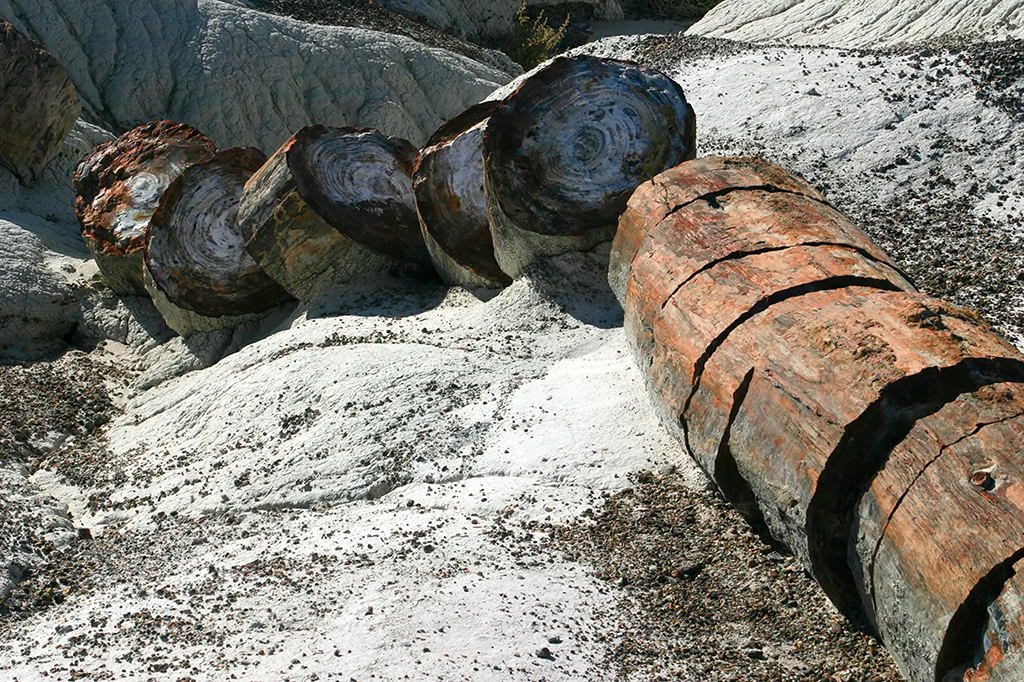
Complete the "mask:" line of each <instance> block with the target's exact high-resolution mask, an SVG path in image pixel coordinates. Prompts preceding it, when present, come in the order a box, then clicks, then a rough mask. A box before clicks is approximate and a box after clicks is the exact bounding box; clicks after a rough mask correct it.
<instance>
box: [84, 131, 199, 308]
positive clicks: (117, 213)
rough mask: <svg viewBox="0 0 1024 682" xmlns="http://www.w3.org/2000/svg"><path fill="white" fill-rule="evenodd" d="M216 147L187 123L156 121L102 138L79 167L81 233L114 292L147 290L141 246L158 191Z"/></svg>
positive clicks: (160, 191)
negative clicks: (120, 133) (145, 287)
mask: <svg viewBox="0 0 1024 682" xmlns="http://www.w3.org/2000/svg"><path fill="white" fill-rule="evenodd" d="M215 152H216V149H215V148H214V146H213V142H211V141H210V140H209V139H208V138H207V137H206V136H205V135H203V134H202V133H201V132H199V131H198V130H196V129H195V128H193V127H192V126H189V125H186V124H184V123H174V122H173V121H155V122H153V123H147V124H146V125H143V126H139V127H138V128H134V129H132V130H129V131H128V132H127V133H125V134H124V135H121V136H120V137H119V138H117V139H116V140H113V141H111V142H107V143H105V144H101V145H100V146H98V147H96V149H94V150H93V152H92V153H91V154H89V155H88V156H87V157H85V158H84V159H83V160H82V162H81V163H79V164H78V168H77V169H76V171H75V176H74V184H75V192H76V194H77V196H76V198H75V213H76V214H77V216H78V222H79V224H80V226H81V228H82V237H83V238H84V239H85V243H86V245H87V246H88V247H89V250H90V251H91V252H92V254H93V256H94V257H95V259H96V265H97V266H98V267H99V269H100V272H101V273H102V274H103V278H104V281H106V283H107V285H108V286H109V287H110V288H111V290H113V291H114V293H116V294H119V295H124V296H131V295H145V293H146V292H145V289H144V287H143V284H142V250H143V247H144V246H145V244H146V234H147V231H148V230H149V222H150V219H151V218H152V216H153V212H154V211H155V210H156V207H157V204H159V202H160V197H161V196H163V193H164V191H165V190H166V189H167V187H168V186H169V185H170V184H171V182H173V181H174V179H175V178H177V177H178V176H179V175H181V174H182V173H183V172H184V171H185V169H186V168H188V167H190V166H192V165H194V164H197V163H203V162H205V161H209V160H210V158H212V157H213V155H214V153H215Z"/></svg>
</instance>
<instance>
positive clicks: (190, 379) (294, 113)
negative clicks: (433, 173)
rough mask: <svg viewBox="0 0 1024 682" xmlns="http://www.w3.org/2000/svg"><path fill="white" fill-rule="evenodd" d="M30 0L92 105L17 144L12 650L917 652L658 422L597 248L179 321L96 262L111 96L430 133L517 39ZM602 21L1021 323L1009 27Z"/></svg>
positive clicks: (742, 149) (462, 662) (7, 294)
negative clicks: (90, 226) (37, 175)
mask: <svg viewBox="0 0 1024 682" xmlns="http://www.w3.org/2000/svg"><path fill="white" fill-rule="evenodd" d="M747 4H750V3H747ZM789 4H794V3H789ZM801 4H808V5H809V4H810V0H808V2H807V3H801ZM821 4H824V3H821ZM1003 4H1006V3H1003ZM171 5H173V7H171ZM37 6H38V3H33V4H29V3H13V2H10V1H3V0H0V18H3V19H6V20H10V21H12V22H13V23H15V25H16V26H19V27H21V28H22V29H23V30H25V31H26V32H28V33H29V34H30V35H33V36H34V37H36V38H37V39H39V40H41V41H42V42H43V43H44V44H46V45H47V47H48V48H49V49H50V50H51V51H52V52H53V53H54V54H55V55H56V56H57V57H58V59H60V60H61V61H62V62H63V63H64V64H65V66H66V68H67V69H68V70H69V73H70V74H71V75H72V80H73V81H74V82H75V84H76V87H77V88H78V90H79V94H80V97H81V99H82V101H83V107H84V111H85V112H86V119H85V120H83V121H82V122H80V123H79V124H78V125H77V126H76V128H75V130H74V131H73V133H72V136H71V137H70V138H69V141H68V142H67V144H66V151H65V153H63V154H62V156H60V157H59V158H58V159H56V160H55V161H53V162H51V164H50V165H49V166H48V167H47V169H46V170H45V171H44V177H43V178H42V179H41V180H40V182H39V183H37V184H36V185H34V186H32V187H23V186H21V185H20V184H19V183H18V182H17V180H16V179H15V178H14V177H13V176H11V175H10V174H8V173H7V171H5V170H0V231H2V234H3V238H2V239H0V262H2V267H0V276H2V277H3V284H2V286H0V317H2V320H3V322H2V324H3V329H2V331H0V342H2V343H3V344H5V352H6V353H7V354H8V357H9V358H10V361H9V364H5V365H3V366H2V367H0V381H2V382H3V390H2V391H0V448H2V451H0V453H2V456H0V463H2V469H0V470H2V476H0V481H2V483H0V485H2V486H3V492H2V493H0V510H2V511H0V514H2V517H0V523H2V525H0V529H2V530H0V538H2V541H3V544H2V545H0V551H2V553H3V564H4V567H5V568H6V569H7V570H6V571H5V572H4V574H3V575H4V576H5V577H6V579H7V582H6V583H5V584H4V586H3V588H2V589H3V591H4V592H5V593H9V594H7V596H6V597H5V598H4V599H3V602H2V609H0V613H2V615H0V623H2V625H0V677H3V678H4V679H18V680H42V679H49V680H54V679H57V680H70V679H122V678H124V679H157V680H180V679H193V680H223V679H245V680H283V679H291V680H313V679H320V680H324V679H339V680H349V679H356V680H361V681H362V680H367V679H384V680H392V679H405V678H406V677H407V678H408V679H442V680H450V679H473V680H487V679H495V680H497V679H502V680H504V679H518V680H540V679H548V680H555V679H558V680H579V679H589V680H606V679H607V680H611V679H636V680H653V679H684V680H757V679H761V680H814V681H817V680H898V679H900V676H899V673H898V671H897V670H896V669H895V667H894V665H893V663H892V661H891V659H889V658H888V656H887V655H886V653H885V651H884V649H883V648H882V647H881V646H880V645H879V644H878V643H877V642H876V641H875V640H873V639H871V638H870V637H869V636H867V635H864V634H861V633H859V632H858V631H857V629H856V627H855V625H853V624H851V623H849V622H847V621H846V620H845V619H844V618H842V617H841V616H840V615H839V614H838V613H836V612H835V610H834V609H833V608H832V607H831V606H830V605H829V604H828V603H827V601H826V600H825V598H824V597H823V596H822V594H821V593H820V591H818V590H817V588H816V587H815V586H814V585H813V583H812V582H811V581H810V579H809V578H808V577H807V576H806V574H805V573H804V571H803V569H802V568H801V567H800V565H799V564H798V563H797V562H796V561H795V560H794V559H792V558H791V557H789V556H786V555H784V554H782V553H780V552H779V548H775V547H772V546H770V545H766V544H765V543H764V542H763V541H762V540H760V539H759V538H757V537H756V536H755V535H754V534H753V533H751V531H750V530H749V529H748V528H747V527H746V526H745V524H744V523H743V521H742V520H741V519H740V518H739V516H738V515H736V514H735V513H734V512H732V511H730V510H729V509H728V508H727V507H726V505H724V503H722V502H720V501H719V500H718V498H717V497H716V496H715V495H714V494H713V493H711V492H709V490H708V487H707V483H706V479H704V477H703V475H702V474H701V473H700V472H699V471H697V470H696V468H695V467H694V465H693V464H692V463H691V462H690V461H689V459H688V457H687V455H686V453H685V452H683V451H682V450H681V449H680V446H679V445H678V444H677V443H676V442H675V441H674V440H672V439H670V438H669V437H668V436H667V434H666V433H665V432H664V430H663V428H662V427H661V425H660V424H659V422H658V421H657V419H656V418H655V416H654V413H653V410H652V409H651V407H650V405H649V403H648V399H647V396H646V395H645V393H644V390H643V382H642V378H641V375H640V372H639V370H638V369H637V368H636V367H635V366H634V363H633V359H632V357H631V355H630V352H629V348H628V346H627V343H626V341H625V337H624V334H623V330H622V328H621V315H622V313H621V310H620V309H619V307H618V304H617V303H616V302H615V300H614V298H613V297H612V295H611V293H610V291H609V290H608V288H607V284H605V280H604V267H605V263H604V259H605V258H606V255H605V254H606V249H602V248H601V247H599V248H598V249H596V250H595V251H594V252H592V253H588V254H570V255H567V256H563V257H558V258H554V259H551V260H549V261H547V262H545V263H541V264H539V265H538V266H536V267H535V268H534V269H533V270H531V271H530V272H528V273H527V275H526V276H524V277H522V278H520V279H519V280H517V281H516V282H515V283H514V284H513V285H511V286H510V287H508V288H507V289H505V290H503V291H501V292H497V293H494V294H491V295H486V296H484V295H482V294H479V293H476V294H473V293H471V292H466V291H463V290H461V289H448V288H446V287H443V286H441V285H440V284H436V283H423V282H420V281H412V280H404V279H400V278H390V277H387V276H383V275H374V276H364V277H361V278H357V279H356V280H354V281H352V282H350V283H347V284H342V285H339V286H337V287H336V288H335V289H333V290H332V291H331V292H329V293H328V294H326V295H324V296H323V297H321V298H319V299H317V300H315V301H313V302H311V303H309V304H305V305H303V306H301V307H298V308H295V309H282V310H281V311H280V312H279V314H278V315H277V316H275V317H272V318H270V319H269V320H268V321H267V322H266V323H265V324H264V325H262V326H261V327H259V328H255V327H253V328H245V329H242V330H240V331H237V332H234V333H231V332H218V333H214V334H210V335H196V336H193V337H191V338H190V339H188V340H187V341H183V340H182V339H180V338H178V337H175V336H173V334H172V333H171V332H169V331H168V330H167V329H166V327H165V326H164V325H163V323H162V322H161V321H160V319H159V317H158V315H157V314H156V313H155V311H154V310H153V308H152V305H151V304H150V303H149V302H148V301H147V300H144V299H132V298H126V299H124V300H118V299H117V298H116V297H114V296H113V295H112V294H110V293H109V291H107V290H106V289H105V287H104V286H103V285H102V283H101V282H99V280H98V279H97V278H96V269H95V265H94V264H93V263H92V262H91V261H90V259H89V258H88V252H87V251H86V249H85V246H84V244H83V243H82V242H81V240H80V237H79V235H78V226H77V224H76V222H75V217H74V211H73V203H74V193H73V191H72V189H71V187H70V173H71V172H72V170H73V168H74V164H75V163H76V161H77V159H78V158H80V156H81V155H82V154H84V153H85V152H87V151H88V150H89V149H91V148H92V147H93V146H94V145H95V144H97V143H98V142H100V141H103V140H105V139H109V138H110V137H111V136H112V134H114V133H119V132H121V131H123V130H124V129H125V128H126V127H129V126H131V125H134V124H135V123H137V122H139V121H141V120H147V119H150V118H157V117H170V118H175V119H179V120H183V121H184V122H188V123H190V124H193V125H196V126H197V127H200V128H201V129H203V130H204V131H205V132H207V134H209V135H211V136H212V137H214V138H215V139H216V142H217V144H218V145H220V146H228V145H230V144H240V143H245V144H255V145H256V146H259V147H261V148H263V150H264V151H266V152H271V151H273V150H274V149H275V148H276V146H277V145H278V144H280V143H281V141H283V139H285V138H286V137H287V136H288V135H290V134H291V133H292V132H294V129H297V128H298V127H300V126H301V125H305V124H306V123H307V122H311V121H317V122H323V123H331V124H341V123H360V124H368V125H375V126H378V127H381V128H382V129H384V130H385V132H387V133H389V134H392V135H405V136H408V137H410V138H411V139H413V140H414V142H417V143H421V142H422V141H423V140H424V139H425V137H426V136H427V135H429V134H430V132H431V131H432V129H433V128H434V127H436V126H437V125H439V124H440V123H441V121H442V120H444V118H446V117H448V116H450V115H453V114H455V113H458V111H459V110H461V108H462V107H464V106H466V105H468V104H470V103H472V102H475V101H477V100H479V99H481V98H483V97H485V96H486V95H487V94H488V93H489V92H490V91H491V90H492V89H494V88H495V87H497V86H499V85H501V84H502V83H504V82H505V81H507V80H508V79H509V78H511V75H510V74H503V73H500V72H499V71H497V70H496V69H495V68H493V67H490V66H485V65H482V64H479V63H474V62H473V61H471V60H469V59H468V58H464V57H462V56H456V55H454V54H451V53H448V52H443V51H440V50H438V49H434V48H425V47H423V46H422V45H419V44H417V43H415V42H413V41H411V40H408V39H404V38H395V37H392V36H387V35H383V34H376V33H373V32H369V31H365V30H350V29H334V28H329V27H314V26H310V25H306V24H303V23H301V22H296V21H293V20H289V19H283V18H275V17H271V16H269V15H264V14H260V13H255V12H252V11H251V10H247V9H245V8H243V7H238V6H235V5H229V4H226V3H221V2H215V1H213V0H200V2H198V3H192V4H188V3H185V4H182V3H177V4H174V3H170V4H169V5H168V6H167V7H166V8H165V9H166V11H164V12H154V13H152V14H146V13H145V11H143V10H144V9H145V8H150V10H147V11H152V8H156V7H157V6H158V3H157V1H156V0H152V1H151V2H147V3H109V4H106V3H71V2H66V3H65V2H53V3H51V4H50V5H49V6H50V7H53V8H56V9H55V10H54V11H53V12H49V11H47V12H43V11H42V10H38V11H37ZM724 6H725V5H723V7H724ZM139 8H143V9H139ZM57 10H59V11H57ZM90 12H93V13H94V14H89V13H90ZM58 16H59V17H62V19H57V18H56V17H58ZM147 17H148V18H147ZM154 17H161V18H162V19H161V21H162V22H163V21H164V19H165V18H166V17H174V20H169V19H168V20H166V22H165V23H161V24H160V25H159V26H157V25H156V24H155V23H154ZM72 29H73V30H72ZM1018 30H1019V27H1018ZM140 36H145V38H140ZM773 37H774V36H773ZM928 37H929V38H935V37H936V36H928ZM812 42H813V41H812ZM584 49H585V50H587V51H590V52H594V53H599V54H604V55H612V56H617V57H620V58H629V59H636V60H639V61H642V62H645V63H648V64H652V65H654V66H657V67H658V68H661V69H663V70H665V71H666V72H667V73H669V74H670V75H671V76H672V77H673V78H674V79H676V80H677V81H678V82H679V83H680V84H681V86H682V88H683V90H684V91H685V93H686V96H687V99H688V100H689V101H690V103H691V104H692V105H693V107H694V109H695V110H696V113H697V122H698V145H699V149H698V153H699V154H700V155H707V154H712V153H715V154H722V153H725V154H733V153H742V154H758V155H762V156H765V157H767V158H769V159H771V160H773V161H775V162H777V163H779V164H780V165H782V166H784V167H786V168H788V169H790V170H792V171H794V172H796V173H799V174H801V175H802V176H803V177H804V178H806V179H807V180H808V181H810V182H811V183H812V184H813V185H815V186H816V187H818V188H819V189H820V190H822V191H823V192H824V193H825V194H826V195H827V197H828V198H829V200H830V201H831V202H832V203H834V204H835V205H836V206H837V207H839V208H840V209H841V210H843V211H844V212H846V213H847V214H848V215H850V216H851V217H852V218H853V219H854V220H855V221H857V222H858V223H859V224H860V225H862V226H863V227H864V228H865V229H866V230H868V231H869V232H870V233H871V235H872V236H873V237H874V238H875V239H876V240H878V241H879V243H880V244H882V245H883V247H885V248H886V249H887V250H888V251H889V252H890V253H891V254H892V256H893V257H894V258H895V259H896V260H897V261H898V263H899V265H900V266H901V267H903V268H904V269H905V270H906V271H907V272H908V273H909V274H910V276H911V277H913V278H914V279H915V281H916V283H917V284H918V285H919V286H920V287H921V288H922V289H923V290H925V291H927V292H929V293H932V294H935V295H938V296H940V297H943V298H947V299H950V300H952V301H953V302H955V303H959V304H964V305H969V306H972V307H975V308H976V309H978V310H979V311H980V312H981V313H982V314H983V315H984V316H986V317H987V318H988V319H989V320H991V321H992V322H994V323H995V324H996V325H997V326H998V327H999V329H1000V330H1002V331H1003V332H1004V333H1006V334H1008V335H1009V336H1010V337H1011V338H1012V339H1014V340H1015V341H1018V345H1020V344H1019V339H1020V338H1021V337H1020V332H1021V328H1022V318H1021V314H1022V305H1021V296H1020V292H1021V286H1022V285H1021V281H1022V280H1024V259H1022V256H1021V249H1020V242H1021V232H1020V230H1021V213H1022V210H1024V193H1022V188H1021V186H1020V178H1021V177H1022V170H1024V168H1022V165H1024V154H1022V141H1024V140H1022V132H1021V121H1022V111H1024V109H1022V106H1021V88H1022V87H1024V84H1022V81H1021V70H1020V64H1021V61H1020V59H1019V54H1020V44H1019V43H1018V42H1015V41H1012V40H1011V41H1004V42H988V43H976V44H969V43H965V42H954V41H949V42H946V43H936V42H932V43H929V44H915V45H910V46H903V47H887V48H886V49H884V50H881V51H872V50H870V49H852V48H851V47H848V46H847V47H838V48H833V47H782V46H777V45H776V46H754V45H748V44H743V43H736V42H728V41H724V40H712V39H703V38H699V37H680V36H659V37H643V38H629V39H619V40H616V39H609V40H606V41H603V42H602V43H599V44H595V45H591V46H588V47H587V48H584ZM143 69H144V70H143ZM256 84H259V85H260V86H262V88H263V89H259V88H257V87H256Z"/></svg>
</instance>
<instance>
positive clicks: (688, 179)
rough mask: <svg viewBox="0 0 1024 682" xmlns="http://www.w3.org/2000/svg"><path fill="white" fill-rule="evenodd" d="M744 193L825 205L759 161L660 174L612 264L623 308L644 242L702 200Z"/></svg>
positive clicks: (697, 165)
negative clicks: (677, 213)
mask: <svg viewBox="0 0 1024 682" xmlns="http://www.w3.org/2000/svg"><path fill="white" fill-rule="evenodd" d="M738 189H747V190H754V189H761V190H765V191H768V192H792V193H794V194H801V195H803V196H805V197H808V198H810V199H815V200H817V201H821V202H824V199H823V198H822V197H821V195H820V194H819V193H818V191H817V190H815V189H814V188H813V187H811V186H810V185H808V184H807V183H806V182H805V181H804V180H803V179H801V178H798V177H796V176H793V175H790V174H789V173H787V172H785V171H784V170H782V169H781V168H779V167H778V166H776V165H774V164H771V163H768V162H767V161H764V160H763V159H758V158H731V157H722V156H708V157H702V158H700V159H694V160H693V161H689V162H687V163H684V164H680V165H679V166H675V167H673V168H670V169H668V170H666V171H665V172H663V173H659V174H658V175H655V176H654V177H653V178H651V180H649V181H648V182H645V183H644V184H642V185H640V186H639V187H638V188H637V189H636V191H635V192H633V194H632V195H631V196H630V198H629V201H627V202H626V209H625V210H624V211H623V212H622V215H621V216H619V224H618V229H616V231H615V243H614V245H613V247H612V254H611V259H610V260H609V262H608V284H609V285H610V286H611V288H612V292H613V293H614V294H615V296H616V298H618V299H619V303H623V302H624V301H625V299H626V284H627V282H628V281H629V275H630V271H631V269H632V267H633V259H634V258H636V255H637V253H638V252H639V251H640V248H641V244H642V243H643V241H644V239H646V238H647V237H648V236H649V235H651V234H652V233H653V232H655V230H652V227H653V226H656V225H658V224H659V223H660V222H661V221H662V220H664V219H665V218H666V217H668V215H669V214H670V213H673V212H675V211H678V210H679V209H681V208H682V207H684V206H686V205H687V204H689V203H691V202H693V201H695V200H697V199H700V198H702V197H708V196H716V195H720V194H724V193H727V192H731V191H734V190H738ZM854 229H856V228H854ZM857 232H860V230H857ZM647 251H648V252H649V251H650V249H647Z"/></svg>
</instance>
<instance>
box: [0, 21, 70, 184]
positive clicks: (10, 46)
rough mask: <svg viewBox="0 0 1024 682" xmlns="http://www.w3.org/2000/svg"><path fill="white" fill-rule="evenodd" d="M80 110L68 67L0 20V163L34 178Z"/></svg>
mask: <svg viewBox="0 0 1024 682" xmlns="http://www.w3.org/2000/svg"><path fill="white" fill-rule="evenodd" d="M80 113H81V104H80V103H79V101H78V93H77V92H76V91H75V86H74V85H73V84H72V83H71V79H70V78H69V77H68V74H67V71H65V70H64V67H63V66H61V64H60V62H58V61H57V60H56V58H54V56H53V55H51V54H50V53H49V52H47V51H46V49H45V48H44V47H43V46H42V45H40V44H39V43H37V42H35V41H33V40H29V39H28V38H27V37H25V36H24V35H22V34H21V33H20V32H18V31H17V30H16V29H15V28H14V27H13V26H11V25H10V24H9V23H7V22H6V21H0V165H2V166H4V167H5V168H7V169H8V170H10V171H11V172H12V173H14V174H15V175H16V176H17V178H18V180H19V181H20V182H22V183H23V184H24V183H27V182H29V181H32V180H35V179H36V178H37V177H38V176H39V173H40V172H41V171H42V170H43V166H45V165H46V162H47V161H49V160H50V159H51V158H53V156H54V155H55V154H56V153H57V152H58V151H59V150H60V146H61V144H62V143H63V142H64V138H66V137H67V136H68V133H69V132H70V131H71V126H73V125H74V124H75V121H76V120H77V119H78V116H79V114H80Z"/></svg>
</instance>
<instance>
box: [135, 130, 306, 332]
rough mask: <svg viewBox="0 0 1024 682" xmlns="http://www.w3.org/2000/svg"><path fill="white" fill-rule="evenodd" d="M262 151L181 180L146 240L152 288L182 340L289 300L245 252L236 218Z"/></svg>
mask: <svg viewBox="0 0 1024 682" xmlns="http://www.w3.org/2000/svg"><path fill="white" fill-rule="evenodd" d="M265 161H266V156H264V154H263V152H261V151H259V150H258V149H252V148H238V147H236V148H233V149H225V150H223V151H221V152H218V153H217V154H216V155H215V156H214V157H213V158H212V159H210V160H209V161H207V162H205V163H202V164H197V165H195V166H192V167H191V168H189V169H187V170H186V171H185V172H184V173H182V174H181V176H179V177H178V178H177V179H175V180H174V182H172V183H171V185H170V186H169V187H168V188H167V190H166V191H165V192H164V195H163V198H162V199H161V200H160V205H159V206H158V207H157V210H156V212H155V213H154V214H153V217H152V220H151V224H150V229H149V233H148V236H147V240H146V251H145V254H146V277H147V280H146V288H147V290H148V291H149V293H150V295H152V297H153V301H154V303H155V304H156V306H157V309H158V310H160V312H161V314H163V316H164V318H165V319H166V320H167V323H168V325H169V326H170V327H171V328H172V329H174V330H175V331H177V332H178V333H179V334H181V335H182V336H188V335H189V334H191V333H192V332H193V331H212V330H213V329H219V328H228V327H236V326H238V325H239V324H241V323H242V322H245V321H248V320H252V319H258V318H259V317H260V316H261V313H263V312H265V311H267V310H269V309H270V308H273V307H274V306H276V305H278V304H280V303H282V302H284V301H286V300H288V298H289V296H288V294H287V292H285V290H284V289H282V288H281V287H280V285H278V284H277V283H276V282H274V280H272V279H270V278H269V277H268V276H267V275H266V274H264V273H263V272H262V271H261V270H260V269H259V268H258V267H257V265H256V263H255V261H253V259H252V258H251V257H250V256H249V254H247V253H246V252H245V248H244V244H243V240H242V235H241V233H240V231H239V229H238V223H237V220H236V215H237V213H238V203H239V201H240V199H241V197H242V187H243V186H244V185H245V181H246V180H248V179H249V177H250V176H251V175H252V174H253V173H254V172H255V171H256V170H258V169H259V168H260V166H262V165H263V163H264V162H265Z"/></svg>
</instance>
